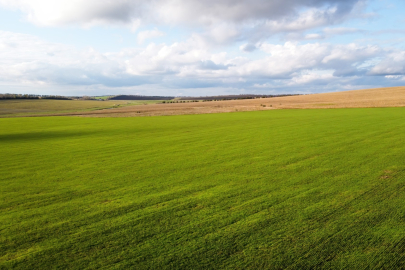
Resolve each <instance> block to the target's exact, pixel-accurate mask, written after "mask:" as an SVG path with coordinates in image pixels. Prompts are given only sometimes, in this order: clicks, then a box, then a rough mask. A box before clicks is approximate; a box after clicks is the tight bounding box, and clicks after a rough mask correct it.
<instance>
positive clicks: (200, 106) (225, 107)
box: [0, 86, 405, 117]
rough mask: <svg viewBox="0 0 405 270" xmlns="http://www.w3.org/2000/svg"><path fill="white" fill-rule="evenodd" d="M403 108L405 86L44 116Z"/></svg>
mask: <svg viewBox="0 0 405 270" xmlns="http://www.w3.org/2000/svg"><path fill="white" fill-rule="evenodd" d="M115 102H117V101H115ZM0 104H1V103H0ZM404 106H405V86H401V87H391V88H377V89H366V90H353V91H345V92H334V93H323V94H311V95H302V96H288V97H276V98H260V99H244V100H229V101H210V102H190V103H169V104H167V103H166V104H147V105H134V106H125V107H119V108H112V109H103V110H93V111H81V112H65V113H51V114H47V115H77V116H88V117H126V116H153V115H179V114H203V113H221V112H235V111H257V110H274V109H321V108H322V109H325V108H368V107H404ZM43 115H44V114H43Z"/></svg>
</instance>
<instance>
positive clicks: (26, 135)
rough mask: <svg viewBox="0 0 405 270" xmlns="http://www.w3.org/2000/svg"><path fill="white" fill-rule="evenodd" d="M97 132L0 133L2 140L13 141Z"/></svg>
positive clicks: (78, 135)
mask: <svg viewBox="0 0 405 270" xmlns="http://www.w3.org/2000/svg"><path fill="white" fill-rule="evenodd" d="M94 133H96V132H94V131H93V132H89V131H86V132H77V131H39V132H29V133H11V134H0V142H13V141H36V140H52V139H61V138H72V137H82V136H88V135H91V134H94Z"/></svg>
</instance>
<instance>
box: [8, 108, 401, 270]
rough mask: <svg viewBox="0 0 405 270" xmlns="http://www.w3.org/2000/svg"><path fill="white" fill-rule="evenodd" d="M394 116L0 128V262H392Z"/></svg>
mask: <svg viewBox="0 0 405 270" xmlns="http://www.w3.org/2000/svg"><path fill="white" fill-rule="evenodd" d="M169 105H170V104H169ZM148 106H149V105H148ZM404 118H405V108H369V109H330V110H272V111H261V112H238V113H229V114H204V115H180V116H169V117H160V116H157V117H138V118H129V117H127V118H108V117H107V118H80V117H37V118H3V119H0V147H1V151H0V160H1V163H0V172H1V174H0V208H1V212H0V232H1V233H0V268H4V269H7V268H13V269H50V268H52V269H53V268H62V269H100V268H107V269H316V268H323V269H325V268H335V269H336V268H339V269H375V268H379V269H399V268H402V269H403V268H404V267H405V225H404V222H405V163H404V160H405V136H404V134H405V121H404V120H405V119H404Z"/></svg>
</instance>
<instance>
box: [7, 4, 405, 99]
mask: <svg viewBox="0 0 405 270" xmlns="http://www.w3.org/2000/svg"><path fill="white" fill-rule="evenodd" d="M404 11H405V1H400V0H396V1H394V0H369V1H367V0H365V1H363V0H250V1H247V0H206V1H198V0H151V1H141V0H115V1H110V0H87V1H82V0H70V1H62V0H60V1H58V0H0V93H32V94H60V95H104V94H141V95H181V96H188V95H212V94H240V93H256V94H259V93H260V94H266V93H268V94H282V93H319V92H331V91H344V90H352V89H363V88H374V87H385V86H399V85H404V84H405V27H404V25H405V17H403V13H404Z"/></svg>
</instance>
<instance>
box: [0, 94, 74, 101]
mask: <svg viewBox="0 0 405 270" xmlns="http://www.w3.org/2000/svg"><path fill="white" fill-rule="evenodd" d="M0 99H59V100H71V99H72V98H71V97H65V96H58V95H32V94H8V93H7V94H0Z"/></svg>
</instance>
